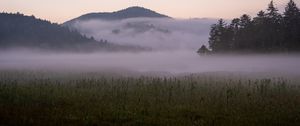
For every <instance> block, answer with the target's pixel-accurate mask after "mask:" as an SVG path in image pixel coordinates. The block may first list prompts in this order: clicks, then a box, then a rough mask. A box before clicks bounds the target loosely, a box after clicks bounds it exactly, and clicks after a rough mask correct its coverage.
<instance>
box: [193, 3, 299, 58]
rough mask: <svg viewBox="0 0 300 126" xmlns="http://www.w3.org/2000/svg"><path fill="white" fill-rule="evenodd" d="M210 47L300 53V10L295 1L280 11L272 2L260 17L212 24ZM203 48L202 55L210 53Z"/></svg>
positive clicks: (238, 50)
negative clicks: (282, 11)
mask: <svg viewBox="0 0 300 126" xmlns="http://www.w3.org/2000/svg"><path fill="white" fill-rule="evenodd" d="M208 43H209V48H210V49H211V51H212V52H213V53H219V52H261V53H269V52H299V51H300V11H299V8H298V7H297V5H296V4H295V2H294V1H293V0H290V1H289V3H288V4H287V5H286V7H285V11H284V13H283V14H280V13H279V12H278V9H277V8H276V7H275V6H274V2H273V1H271V2H270V4H269V6H268V8H267V10H266V11H260V12H259V13H258V14H257V16H256V17H254V18H251V17H250V16H249V15H246V14H244V15H242V16H241V17H240V18H235V19H233V20H232V21H231V23H230V24H226V23H225V21H224V20H223V19H220V20H219V21H218V23H217V24H214V25H212V27H211V31H210V37H209V41H208ZM207 51H208V49H207V48H206V47H205V46H202V47H201V48H200V49H199V50H198V53H203V52H207Z"/></svg>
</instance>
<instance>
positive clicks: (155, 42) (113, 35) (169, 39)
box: [72, 18, 216, 50]
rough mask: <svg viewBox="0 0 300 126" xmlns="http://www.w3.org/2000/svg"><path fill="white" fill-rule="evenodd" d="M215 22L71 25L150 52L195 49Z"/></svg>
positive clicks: (149, 20) (138, 21)
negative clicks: (148, 48)
mask: <svg viewBox="0 0 300 126" xmlns="http://www.w3.org/2000/svg"><path fill="white" fill-rule="evenodd" d="M215 22H216V20H215V19H188V20H179V19H167V18H131V19H125V20H118V21H104V20H88V21H79V22H76V23H75V24H74V25H72V26H73V28H75V29H77V30H78V31H79V32H81V33H82V34H85V35H87V36H93V37H95V38H96V39H97V40H101V39H106V40H108V41H110V42H113V43H117V44H124V45H128V44H129V45H138V46H143V47H150V48H152V49H154V50H197V49H198V48H199V47H200V46H201V45H202V44H207V41H208V36H209V30H210V26H211V25H212V24H213V23H215Z"/></svg>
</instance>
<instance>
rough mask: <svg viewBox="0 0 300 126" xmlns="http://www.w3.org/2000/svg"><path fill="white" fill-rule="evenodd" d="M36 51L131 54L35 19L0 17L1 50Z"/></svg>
mask: <svg viewBox="0 0 300 126" xmlns="http://www.w3.org/2000/svg"><path fill="white" fill-rule="evenodd" d="M11 48H37V49H48V50H63V51H98V50H99V51H101V50H130V49H134V50H136V49H139V48H138V47H131V46H120V45H116V44H111V43H108V42H107V41H106V40H102V41H96V40H95V39H94V38H93V37H86V36H84V35H81V34H80V33H79V32H77V31H74V30H73V31H71V30H70V29H69V28H66V27H62V26H60V25H58V24H55V23H51V22H49V21H46V20H41V19H37V18H35V17H34V16H25V15H23V14H20V13H17V14H9V13H0V49H1V50H3V49H11Z"/></svg>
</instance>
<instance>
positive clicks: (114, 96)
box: [0, 71, 300, 126]
mask: <svg viewBox="0 0 300 126" xmlns="http://www.w3.org/2000/svg"><path fill="white" fill-rule="evenodd" d="M298 82H299V81H289V80H285V79H283V78H271V79H270V78H265V79H262V78H260V79H255V78H251V79H247V78H237V77H216V76H213V75H189V76H177V77H151V76H140V77H121V76H118V77H116V76H105V75H101V74H97V73H94V74H57V73H47V72H25V71H23V72H17V71H13V72H9V71H4V72H1V73H0V125H151V126H152V125H163V126H165V125H167V126H168V125H169V126H176V125H178V126H193V125H195V126H208V125H209V126H260V125H261V126H299V125H300V84H299V83H298Z"/></svg>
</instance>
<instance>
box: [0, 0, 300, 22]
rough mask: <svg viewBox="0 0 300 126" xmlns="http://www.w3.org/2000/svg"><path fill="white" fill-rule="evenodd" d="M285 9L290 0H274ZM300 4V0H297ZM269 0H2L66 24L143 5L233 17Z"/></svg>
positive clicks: (9, 7) (2, 6)
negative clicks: (72, 20) (75, 19)
mask: <svg viewBox="0 0 300 126" xmlns="http://www.w3.org/2000/svg"><path fill="white" fill-rule="evenodd" d="M274 1H275V3H276V5H277V7H278V8H279V9H281V10H282V9H283V8H284V6H285V5H286V3H287V2H288V1H289V0H274ZM294 1H295V2H296V3H297V4H298V7H299V6H300V0H294ZM269 2H270V0H0V11H4V12H21V13H24V14H26V15H35V16H36V17H39V18H42V19H47V20H50V21H52V22H57V23H63V22H64V21H67V20H69V19H72V18H75V17H78V16H80V15H82V14H85V13H90V12H112V11H117V10H120V9H124V8H127V7H130V6H142V7H145V8H148V9H151V10H154V11H157V12H159V13H162V14H166V15H169V16H171V17H174V18H204V17H208V18H209V17H213V18H233V17H239V16H240V15H241V14H244V13H247V14H250V15H255V14H256V13H257V12H258V11H259V10H262V9H266V7H267V5H268V3H269Z"/></svg>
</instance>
